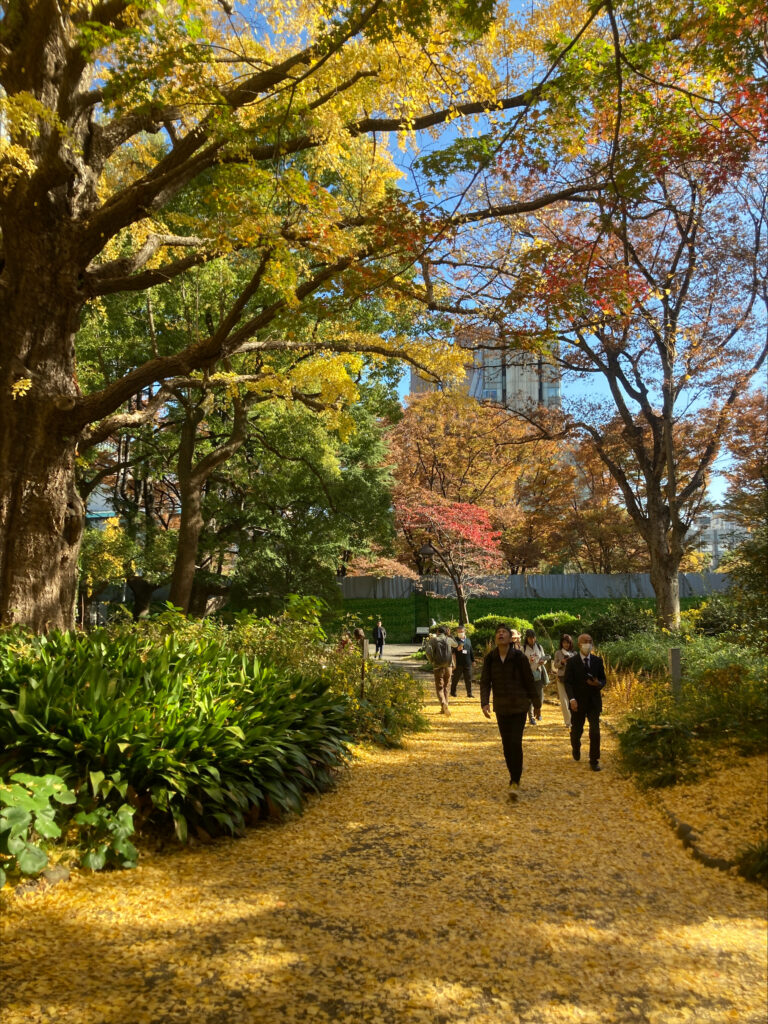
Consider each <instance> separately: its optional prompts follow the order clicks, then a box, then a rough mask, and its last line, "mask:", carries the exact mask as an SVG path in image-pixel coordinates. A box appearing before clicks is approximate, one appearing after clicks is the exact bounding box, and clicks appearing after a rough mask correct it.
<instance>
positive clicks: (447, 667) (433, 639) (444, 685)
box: [424, 626, 456, 715]
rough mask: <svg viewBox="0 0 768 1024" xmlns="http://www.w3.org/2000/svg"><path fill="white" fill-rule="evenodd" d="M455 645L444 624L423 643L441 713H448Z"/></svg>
mask: <svg viewBox="0 0 768 1024" xmlns="http://www.w3.org/2000/svg"><path fill="white" fill-rule="evenodd" d="M455 647H456V641H455V640H454V639H453V637H452V636H449V635H448V630H447V629H446V628H445V626H438V627H437V629H436V631H435V632H434V633H433V634H432V635H431V636H430V637H429V638H428V639H427V642H426V643H425V644H424V651H425V652H426V655H427V657H428V658H429V663H430V664H431V666H432V671H433V672H434V675H435V690H436V692H437V699H438V700H439V701H440V714H441V715H450V711H449V710H448V688H449V686H450V685H451V666H452V663H453V651H454V648H455Z"/></svg>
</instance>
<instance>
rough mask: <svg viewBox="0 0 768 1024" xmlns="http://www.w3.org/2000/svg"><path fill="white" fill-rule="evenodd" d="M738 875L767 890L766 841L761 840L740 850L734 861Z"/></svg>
mask: <svg viewBox="0 0 768 1024" xmlns="http://www.w3.org/2000/svg"><path fill="white" fill-rule="evenodd" d="M736 863H737V865H738V870H739V874H740V875H741V876H742V878H747V879H749V881H750V882H758V883H759V884H760V885H764V886H765V887H766V888H768V841H766V840H765V839H763V840H762V841H761V842H759V843H755V844H754V845H753V846H748V847H747V848H746V849H745V850H742V851H741V853H740V854H739V856H738V857H737V859H736Z"/></svg>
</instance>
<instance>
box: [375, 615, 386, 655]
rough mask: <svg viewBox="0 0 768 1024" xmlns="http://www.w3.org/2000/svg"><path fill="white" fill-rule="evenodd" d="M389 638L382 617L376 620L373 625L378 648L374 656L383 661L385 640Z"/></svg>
mask: <svg viewBox="0 0 768 1024" xmlns="http://www.w3.org/2000/svg"><path fill="white" fill-rule="evenodd" d="M386 639H387V631H386V629H384V627H383V626H382V624H381V619H377V620H376V625H375V626H374V627H373V642H374V643H375V644H376V650H375V651H374V657H375V658H378V659H379V661H381V658H382V656H383V654H384V641H385V640H386Z"/></svg>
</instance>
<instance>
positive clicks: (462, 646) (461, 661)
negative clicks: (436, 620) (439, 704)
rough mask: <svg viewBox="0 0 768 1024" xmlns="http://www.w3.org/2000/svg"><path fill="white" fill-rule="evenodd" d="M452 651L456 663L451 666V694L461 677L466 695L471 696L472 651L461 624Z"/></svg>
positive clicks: (453, 694) (454, 694)
mask: <svg viewBox="0 0 768 1024" xmlns="http://www.w3.org/2000/svg"><path fill="white" fill-rule="evenodd" d="M453 653H454V656H455V658H456V663H455V665H454V666H453V675H452V676H451V696H452V697H455V696H456V687H457V686H458V685H459V680H460V679H461V678H462V677H463V679H464V685H465V686H466V688H467V696H468V697H471V696H472V662H473V660H474V652H473V650H472V641H471V640H470V639H469V637H468V636H467V631H466V629H464V627H463V626H459V628H458V629H457V630H456V650H455V651H454V652H453Z"/></svg>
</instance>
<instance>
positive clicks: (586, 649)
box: [579, 644, 592, 654]
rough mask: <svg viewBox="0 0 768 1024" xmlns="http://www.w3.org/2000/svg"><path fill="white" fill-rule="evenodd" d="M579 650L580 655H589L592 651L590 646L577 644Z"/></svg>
mask: <svg viewBox="0 0 768 1024" xmlns="http://www.w3.org/2000/svg"><path fill="white" fill-rule="evenodd" d="M579 650H580V651H581V653H582V654H589V652H590V651H591V650H592V644H579Z"/></svg>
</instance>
